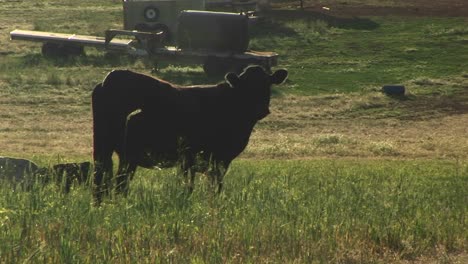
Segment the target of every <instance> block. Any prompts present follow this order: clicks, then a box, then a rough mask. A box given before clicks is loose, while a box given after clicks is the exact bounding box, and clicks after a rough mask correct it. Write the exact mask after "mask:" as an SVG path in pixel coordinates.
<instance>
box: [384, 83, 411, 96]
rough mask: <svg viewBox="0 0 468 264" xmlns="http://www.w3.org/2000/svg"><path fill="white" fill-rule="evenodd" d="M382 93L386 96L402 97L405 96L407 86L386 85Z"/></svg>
mask: <svg viewBox="0 0 468 264" xmlns="http://www.w3.org/2000/svg"><path fill="white" fill-rule="evenodd" d="M382 92H384V93H385V94H386V95H392V96H402V95H405V86H403V85H384V86H383V87H382Z"/></svg>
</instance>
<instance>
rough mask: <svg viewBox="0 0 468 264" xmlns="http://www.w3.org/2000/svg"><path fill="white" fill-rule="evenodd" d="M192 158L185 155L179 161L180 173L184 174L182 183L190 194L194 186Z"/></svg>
mask: <svg viewBox="0 0 468 264" xmlns="http://www.w3.org/2000/svg"><path fill="white" fill-rule="evenodd" d="M193 163H194V158H192V157H191V156H190V155H186V156H185V157H184V159H183V160H182V163H181V169H182V173H183V175H184V184H185V186H186V188H187V191H188V194H192V192H193V189H194V188H195V173H196V172H195V170H194V168H193Z"/></svg>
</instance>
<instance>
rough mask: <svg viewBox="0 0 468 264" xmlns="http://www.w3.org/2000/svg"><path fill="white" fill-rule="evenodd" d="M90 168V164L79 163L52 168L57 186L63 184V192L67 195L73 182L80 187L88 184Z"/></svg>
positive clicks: (58, 165)
mask: <svg viewBox="0 0 468 264" xmlns="http://www.w3.org/2000/svg"><path fill="white" fill-rule="evenodd" d="M90 167H91V163H90V162H81V163H64V164H56V165H54V166H53V167H52V168H53V171H54V173H55V180H56V182H57V184H59V185H61V184H63V188H64V189H63V190H64V192H65V193H68V192H70V187H71V185H72V184H73V182H74V181H76V182H77V183H78V184H80V185H82V184H86V183H87V182H88V179H89V177H88V176H89V169H90Z"/></svg>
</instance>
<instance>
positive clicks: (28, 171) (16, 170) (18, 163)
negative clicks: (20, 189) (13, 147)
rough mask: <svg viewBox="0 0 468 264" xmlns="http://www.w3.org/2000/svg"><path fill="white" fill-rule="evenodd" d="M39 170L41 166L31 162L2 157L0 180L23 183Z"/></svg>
mask: <svg viewBox="0 0 468 264" xmlns="http://www.w3.org/2000/svg"><path fill="white" fill-rule="evenodd" d="M38 169H39V166H37V164H36V163H34V162H32V161H30V160H27V159H21V158H13V157H1V156H0V179H3V180H9V181H13V182H21V181H24V180H25V179H27V178H28V177H29V176H33V175H34V173H35V172H36V171H37V170H38Z"/></svg>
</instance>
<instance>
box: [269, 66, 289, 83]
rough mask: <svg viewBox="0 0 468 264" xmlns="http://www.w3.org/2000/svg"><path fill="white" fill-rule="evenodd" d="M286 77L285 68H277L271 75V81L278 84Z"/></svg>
mask: <svg viewBox="0 0 468 264" xmlns="http://www.w3.org/2000/svg"><path fill="white" fill-rule="evenodd" d="M287 77H288V71H287V70H284V69H281V70H277V71H276V72H275V73H273V74H272V75H271V82H272V83H274V84H280V83H283V82H284V81H285V80H286V78H287Z"/></svg>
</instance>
